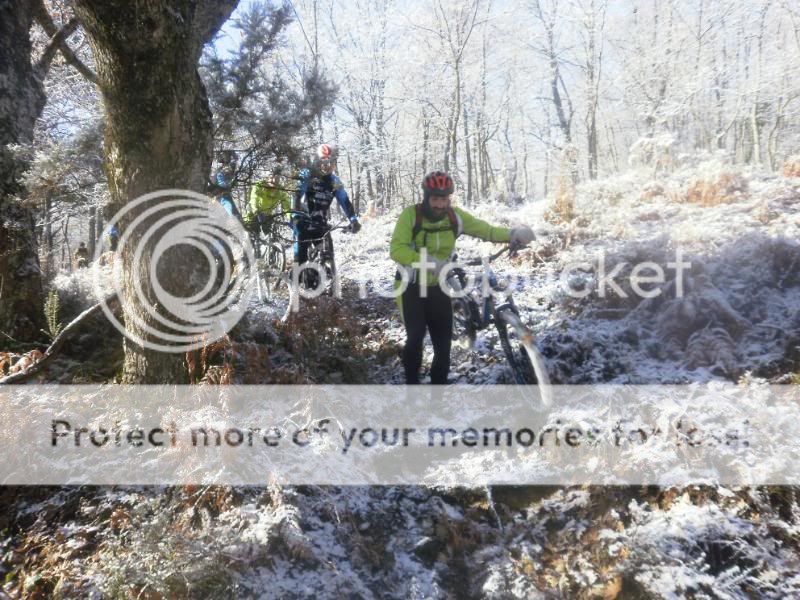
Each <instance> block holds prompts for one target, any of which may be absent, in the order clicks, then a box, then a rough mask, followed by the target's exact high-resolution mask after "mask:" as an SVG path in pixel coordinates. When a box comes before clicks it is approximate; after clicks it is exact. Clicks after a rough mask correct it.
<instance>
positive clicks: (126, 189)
mask: <svg viewBox="0 0 800 600" xmlns="http://www.w3.org/2000/svg"><path fill="white" fill-rule="evenodd" d="M236 4H237V0H219V1H217V0H200V1H190V0H77V1H76V6H75V11H76V13H77V14H78V16H79V17H80V19H81V20H82V22H83V25H84V28H85V29H86V33H87V35H88V37H89V40H90V43H91V45H92V49H93V51H94V56H95V62H96V64H97V76H98V80H99V86H100V90H101V92H102V94H103V100H104V106H105V111H106V128H105V152H106V171H107V174H108V183H109V189H110V192H111V198H112V203H113V204H114V205H116V206H122V205H124V204H126V203H128V202H131V201H133V200H135V199H137V198H138V197H140V196H141V195H143V194H146V193H148V192H153V191H157V190H163V189H171V188H180V189H187V190H193V191H197V192H202V191H203V190H204V188H205V182H206V179H207V174H208V171H209V168H210V164H211V150H212V122H211V112H210V110H209V107H208V99H207V98H206V93H205V89H204V87H203V84H202V82H201V80H200V76H199V74H198V72H197V64H198V61H199V59H200V54H201V52H202V48H203V45H204V44H205V43H206V42H207V41H209V40H210V39H211V37H212V36H213V34H214V33H215V32H216V31H217V30H218V29H219V27H220V26H221V25H222V23H224V21H225V20H226V19H227V18H228V16H229V15H230V13H231V12H232V11H233V9H234V8H235V6H236ZM135 216H136V214H131V216H130V218H128V219H127V220H126V221H124V222H123V223H121V228H122V229H123V231H124V229H125V226H126V224H127V223H129V222H130V219H132V218H134V217H135ZM149 224H152V221H150V222H149ZM143 229H149V227H145V228H142V227H137V228H136V229H135V230H132V231H130V232H129V234H130V235H131V236H132V239H130V240H129V242H128V243H126V244H125V245H124V247H122V246H121V247H120V255H121V259H122V264H123V272H124V274H125V275H124V277H125V281H124V282H123V307H124V318H125V324H126V328H127V330H128V333H129V334H130V335H132V336H133V337H135V338H137V339H140V340H143V341H144V342H146V343H150V342H153V343H160V344H163V343H165V342H164V340H163V339H162V338H161V337H160V336H159V335H158V332H155V333H151V332H149V331H148V330H147V328H148V327H155V328H157V329H158V328H159V324H158V322H157V320H156V319H155V318H154V317H153V316H152V315H151V314H150V313H149V311H148V308H149V309H151V310H153V309H154V310H155V312H157V313H160V314H163V315H165V316H166V313H165V312H164V309H163V307H161V306H160V305H159V304H158V303H157V302H156V296H155V292H154V289H153V282H152V281H150V279H149V277H148V276H147V273H148V271H149V269H148V268H144V269H142V268H141V265H145V267H147V266H149V264H150V260H151V257H152V253H153V250H154V248H155V246H156V243H157V242H158V241H159V239H161V238H163V237H164V236H165V235H166V234H168V232H167V231H164V230H163V229H160V230H157V231H153V230H152V229H151V230H150V232H152V233H153V234H152V235H149V239H148V241H147V242H146V243H145V244H144V246H143V247H144V251H143V253H142V255H141V257H140V258H139V259H138V260H139V263H138V264H137V265H134V260H135V259H134V250H135V248H136V246H137V245H138V244H139V242H140V240H141V239H142V237H141V232H142V231H143ZM195 250H196V249H194V248H191V247H188V246H179V247H175V248H173V251H170V252H167V253H166V254H164V256H163V257H162V258H161V260H159V264H158V267H159V273H162V274H163V275H162V277H160V279H165V280H167V281H163V282H162V283H164V284H166V285H169V289H168V291H169V292H170V293H172V294H174V295H177V296H181V297H187V296H188V295H191V294H194V293H196V292H197V291H199V289H195V288H194V287H193V286H194V285H195V284H194V283H190V282H197V281H200V282H201V283H200V284H199V286H198V287H202V285H203V284H204V283H205V282H206V280H207V277H208V275H207V272H206V274H205V276H203V274H202V270H201V269H202V267H204V266H205V264H204V263H203V261H201V260H197V258H198V256H197V252H196V251H195ZM137 266H138V267H139V268H138V269H137V268H135V267H137ZM136 273H140V274H141V275H140V276H139V279H138V280H134V278H135V277H136V275H135V274H136ZM137 287H139V288H140V289H141V290H142V292H143V297H144V300H143V301H140V300H138V298H137V293H136V288H137ZM146 304H147V305H149V306H147V305H146ZM123 381H124V382H126V383H182V382H186V381H188V377H187V371H186V367H185V362H184V357H183V354H178V353H171V352H159V351H156V350H153V349H150V348H148V347H145V346H140V345H139V344H136V343H133V342H131V341H130V340H127V339H126V341H125V362H124V368H123Z"/></svg>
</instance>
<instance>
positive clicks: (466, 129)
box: [464, 104, 473, 206]
mask: <svg viewBox="0 0 800 600" xmlns="http://www.w3.org/2000/svg"><path fill="white" fill-rule="evenodd" d="M464 151H465V152H464V156H466V157H467V202H466V204H467V206H472V202H473V198H472V153H471V152H470V149H469V126H468V124H467V105H466V104H464Z"/></svg>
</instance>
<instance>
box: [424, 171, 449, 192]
mask: <svg viewBox="0 0 800 600" xmlns="http://www.w3.org/2000/svg"><path fill="white" fill-rule="evenodd" d="M454 189H455V185H454V184H453V178H452V177H450V175H448V174H447V173H445V172H444V171H432V172H430V173H428V174H427V175H425V179H423V180H422V190H423V191H424V192H425V193H426V194H430V195H432V196H449V195H450V194H452V193H453V190H454Z"/></svg>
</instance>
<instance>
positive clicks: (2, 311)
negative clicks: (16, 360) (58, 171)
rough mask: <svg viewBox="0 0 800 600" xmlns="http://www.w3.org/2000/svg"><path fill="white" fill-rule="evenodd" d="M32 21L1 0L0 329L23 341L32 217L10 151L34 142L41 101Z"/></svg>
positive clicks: (29, 12)
mask: <svg viewBox="0 0 800 600" xmlns="http://www.w3.org/2000/svg"><path fill="white" fill-rule="evenodd" d="M32 22H33V7H32V6H31V3H30V1H29V0H10V1H5V2H0V57H2V59H0V331H3V332H4V333H6V334H8V335H10V336H12V337H14V338H17V339H22V340H29V339H31V338H33V337H35V336H36V335H38V331H39V328H40V326H41V325H42V321H43V318H42V317H43V313H42V279H41V271H40V268H39V258H38V253H37V245H36V235H35V230H34V215H33V210H32V209H31V207H29V206H27V205H26V204H25V201H24V192H25V190H24V187H23V185H22V183H21V181H20V176H21V175H22V173H23V171H24V170H25V168H26V166H27V165H26V162H27V161H26V159H25V158H23V156H24V155H23V154H20V153H19V152H16V151H15V150H14V146H15V145H16V144H22V145H25V144H30V143H31V142H32V141H33V126H34V123H35V122H36V119H37V118H38V116H39V115H40V114H41V112H42V109H43V108H44V102H45V94H44V89H43V87H42V82H41V79H40V78H39V76H38V75H37V74H36V72H35V69H34V68H33V66H32V65H31V41H30V35H29V32H30V28H31V23H32Z"/></svg>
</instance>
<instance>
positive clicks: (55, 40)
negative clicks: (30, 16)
mask: <svg viewBox="0 0 800 600" xmlns="http://www.w3.org/2000/svg"><path fill="white" fill-rule="evenodd" d="M34 11H35V18H36V22H37V23H39V25H41V26H42V29H44V31H45V33H46V34H47V35H49V36H50V38H51V41H50V45H49V46H48V47H47V49H46V50H45V53H44V55H43V56H42V59H41V60H40V61H39V64H38V65H37V69H40V68H41V69H44V72H47V69H48V68H49V66H50V61H51V60H52V59H53V56H52V54H53V53H54V52H55V49H56V48H58V50H60V51H61V56H63V57H64V60H66V61H67V62H68V63H69V64H70V65H72V66H73V67H74V68H75V70H76V71H78V72H79V73H80V74H81V75H83V76H84V77H85V78H86V79H88V80H89V81H91V82H92V83H93V84H95V85H97V75H95V73H94V72H93V71H92V70H91V69H90V68H89V67H87V66H86V65H85V64H83V61H81V59H80V58H78V57H77V56H76V55H75V53H74V52H73V51H72V48H70V47H69V45H68V44H67V38H68V37H69V36H70V35H71V34H72V33H73V32H74V31H75V29H76V28H77V21H76V20H75V19H71V20H70V21H69V22H68V23H67V24H66V25H64V27H62V28H61V29H59V28H58V27H56V25H55V23H53V19H52V18H51V17H50V13H48V12H47V8H45V6H44V2H43V1H42V0H36V6H35V8H34ZM73 21H75V23H74V24H73ZM48 52H49V53H50V55H49V56H48Z"/></svg>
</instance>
